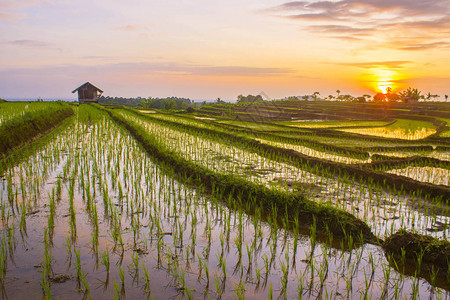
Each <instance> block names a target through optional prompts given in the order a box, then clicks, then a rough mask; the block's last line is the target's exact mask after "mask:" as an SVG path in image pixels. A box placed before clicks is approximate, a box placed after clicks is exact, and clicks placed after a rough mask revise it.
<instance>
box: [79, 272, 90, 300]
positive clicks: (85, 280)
mask: <svg viewBox="0 0 450 300" xmlns="http://www.w3.org/2000/svg"><path fill="white" fill-rule="evenodd" d="M80 275H81V276H80V280H81V283H83V286H84V289H85V295H86V296H87V298H89V299H92V297H91V290H90V288H89V283H88V281H87V278H86V274H85V273H84V271H81V274H80Z"/></svg>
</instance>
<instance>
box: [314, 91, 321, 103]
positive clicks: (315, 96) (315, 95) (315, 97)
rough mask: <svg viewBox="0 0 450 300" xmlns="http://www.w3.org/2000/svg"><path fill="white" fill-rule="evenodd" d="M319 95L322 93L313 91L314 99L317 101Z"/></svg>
mask: <svg viewBox="0 0 450 300" xmlns="http://www.w3.org/2000/svg"><path fill="white" fill-rule="evenodd" d="M317 95H320V93H319V92H314V93H313V97H314V101H317Z"/></svg>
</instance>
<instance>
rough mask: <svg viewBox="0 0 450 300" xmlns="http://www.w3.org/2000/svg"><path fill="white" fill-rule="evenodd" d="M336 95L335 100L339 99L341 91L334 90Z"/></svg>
mask: <svg viewBox="0 0 450 300" xmlns="http://www.w3.org/2000/svg"><path fill="white" fill-rule="evenodd" d="M336 93H337V97H336V98H339V95H340V94H341V90H336Z"/></svg>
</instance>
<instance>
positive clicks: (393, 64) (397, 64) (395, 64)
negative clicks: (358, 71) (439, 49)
mask: <svg viewBox="0 0 450 300" xmlns="http://www.w3.org/2000/svg"><path fill="white" fill-rule="evenodd" d="M410 63H412V61H407V60H396V61H375V62H359V63H355V62H344V63H335V64H337V65H343V66H350V67H358V68H363V69H373V68H380V67H382V68H388V69H401V68H403V67H404V66H405V65H406V64H410Z"/></svg>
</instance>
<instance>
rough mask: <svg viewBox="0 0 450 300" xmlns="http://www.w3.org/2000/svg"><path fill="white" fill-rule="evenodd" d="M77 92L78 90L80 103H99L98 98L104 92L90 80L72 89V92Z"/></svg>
mask: <svg viewBox="0 0 450 300" xmlns="http://www.w3.org/2000/svg"><path fill="white" fill-rule="evenodd" d="M75 92H78V102H79V103H80V104H89V103H98V99H99V98H100V96H101V95H102V94H103V91H102V90H101V89H99V88H98V87H96V86H94V85H93V84H91V83H90V82H86V83H85V84H83V85H81V86H79V87H78V88H76V89H75V90H73V91H72V93H75Z"/></svg>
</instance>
